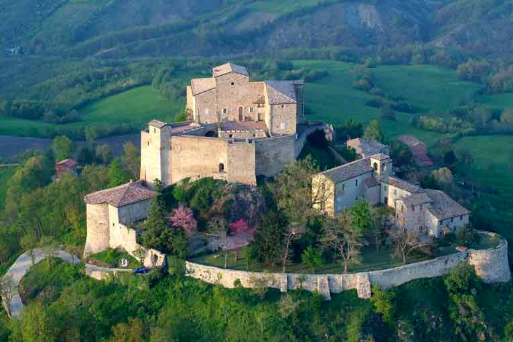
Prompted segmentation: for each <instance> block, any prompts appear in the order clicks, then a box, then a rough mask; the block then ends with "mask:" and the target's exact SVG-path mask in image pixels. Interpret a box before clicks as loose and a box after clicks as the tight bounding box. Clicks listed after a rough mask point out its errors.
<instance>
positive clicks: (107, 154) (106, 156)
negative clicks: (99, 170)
mask: <svg viewBox="0 0 513 342" xmlns="http://www.w3.org/2000/svg"><path fill="white" fill-rule="evenodd" d="M95 159H96V162H97V163H100V164H109V163H110V162H111V161H112V151H111V150H110V148H109V145H99V146H96V153H95Z"/></svg>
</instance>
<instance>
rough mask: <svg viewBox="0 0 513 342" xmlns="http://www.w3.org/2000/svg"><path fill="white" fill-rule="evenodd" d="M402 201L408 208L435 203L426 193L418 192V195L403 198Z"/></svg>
mask: <svg viewBox="0 0 513 342" xmlns="http://www.w3.org/2000/svg"><path fill="white" fill-rule="evenodd" d="M401 201H403V202H404V204H406V205H407V206H411V205H420V204H424V203H430V202H433V200H432V199H431V198H430V197H429V196H428V195H427V194H426V193H425V192H418V193H416V194H413V195H410V196H406V197H403V198H401Z"/></svg>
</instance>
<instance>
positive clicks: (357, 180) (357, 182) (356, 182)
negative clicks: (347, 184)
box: [356, 178, 358, 186]
mask: <svg viewBox="0 0 513 342" xmlns="http://www.w3.org/2000/svg"><path fill="white" fill-rule="evenodd" d="M356 186H358V178H357V179H356Z"/></svg>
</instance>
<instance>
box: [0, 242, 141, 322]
mask: <svg viewBox="0 0 513 342" xmlns="http://www.w3.org/2000/svg"><path fill="white" fill-rule="evenodd" d="M55 253H56V254H55V256H56V257H57V258H60V259H62V260H63V261H65V262H67V263H69V264H77V263H79V262H80V259H79V258H78V257H77V256H75V255H72V254H70V253H68V252H66V251H62V250H57V251H56V252H55ZM47 257H48V254H47V253H46V252H45V251H44V250H42V249H41V248H36V249H34V262H35V264H38V263H40V262H41V261H42V260H44V259H45V258H47ZM32 266H33V265H32V258H31V257H30V254H29V252H25V253H23V254H22V255H20V257H19V258H18V259H16V261H15V262H14V264H13V265H12V266H11V268H9V270H8V271H7V273H6V274H5V276H4V277H8V276H10V277H11V278H12V280H13V281H14V286H15V288H16V294H15V295H14V296H13V298H12V300H11V302H10V303H8V304H7V303H5V301H3V302H4V303H3V304H4V306H5V305H9V307H10V309H11V316H18V315H19V314H20V313H21V310H22V309H23V303H22V301H21V297H20V291H19V286H20V282H21V279H22V278H23V276H24V275H25V274H26V273H27V272H28V270H29V269H30V268H31V267H32ZM85 267H86V273H89V272H93V271H107V272H113V271H117V272H119V271H121V272H132V270H130V269H119V268H105V267H98V266H95V265H91V264H86V265H85Z"/></svg>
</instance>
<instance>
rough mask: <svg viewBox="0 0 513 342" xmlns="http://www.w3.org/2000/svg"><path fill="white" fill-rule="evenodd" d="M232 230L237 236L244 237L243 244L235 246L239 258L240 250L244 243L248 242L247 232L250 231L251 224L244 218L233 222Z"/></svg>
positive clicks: (237, 258)
mask: <svg viewBox="0 0 513 342" xmlns="http://www.w3.org/2000/svg"><path fill="white" fill-rule="evenodd" d="M229 226H230V231H231V233H232V234H234V235H235V236H242V237H243V238H244V240H243V241H242V245H241V244H239V245H236V246H234V248H235V251H236V253H235V260H239V254H240V250H241V248H242V247H243V244H245V243H246V241H247V234H248V232H249V225H248V222H247V221H246V220H244V219H242V218H241V219H239V220H237V221H235V222H232V223H230V225H229Z"/></svg>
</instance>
